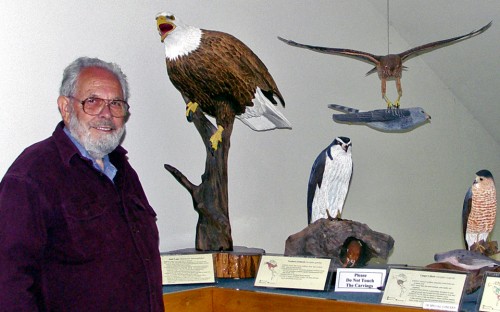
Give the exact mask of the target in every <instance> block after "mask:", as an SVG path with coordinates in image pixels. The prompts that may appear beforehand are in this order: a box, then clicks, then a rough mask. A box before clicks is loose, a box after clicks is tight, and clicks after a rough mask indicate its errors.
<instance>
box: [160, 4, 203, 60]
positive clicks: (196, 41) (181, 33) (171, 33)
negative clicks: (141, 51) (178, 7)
mask: <svg viewBox="0 0 500 312" xmlns="http://www.w3.org/2000/svg"><path fill="white" fill-rule="evenodd" d="M156 27H157V28H158V33H159V34H160V36H161V41H162V42H163V44H165V56H166V57H167V59H169V60H175V59H176V58H178V57H180V56H183V55H187V54H189V53H190V52H191V51H194V50H196V49H197V48H198V47H199V45H200V41H201V29H199V28H196V27H194V26H189V25H186V24H184V23H182V22H181V21H179V20H178V19H176V18H175V16H174V14H172V13H169V12H161V13H158V14H157V15H156Z"/></svg>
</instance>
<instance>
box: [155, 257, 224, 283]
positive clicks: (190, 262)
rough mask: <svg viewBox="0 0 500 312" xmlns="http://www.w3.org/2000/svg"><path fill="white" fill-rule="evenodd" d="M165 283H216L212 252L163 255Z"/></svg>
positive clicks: (162, 264) (162, 267) (162, 265)
mask: <svg viewBox="0 0 500 312" xmlns="http://www.w3.org/2000/svg"><path fill="white" fill-rule="evenodd" d="M161 270H162V280H163V285H176V284H203V283H215V272H214V260H213V256H212V254H188V255H161Z"/></svg>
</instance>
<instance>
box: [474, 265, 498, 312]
mask: <svg viewBox="0 0 500 312" xmlns="http://www.w3.org/2000/svg"><path fill="white" fill-rule="evenodd" d="M481 290H482V291H481V296H480V297H479V300H478V302H479V306H478V310H479V311H487V312H490V311H497V312H498V311H500V273H498V272H485V273H484V283H483V287H482V288H481Z"/></svg>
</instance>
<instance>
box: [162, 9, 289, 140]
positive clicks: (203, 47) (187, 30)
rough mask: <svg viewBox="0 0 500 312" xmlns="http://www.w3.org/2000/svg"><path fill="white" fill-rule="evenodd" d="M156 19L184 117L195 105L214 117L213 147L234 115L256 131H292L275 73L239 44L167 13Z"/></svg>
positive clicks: (193, 109)
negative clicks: (179, 95) (280, 129)
mask: <svg viewBox="0 0 500 312" xmlns="http://www.w3.org/2000/svg"><path fill="white" fill-rule="evenodd" d="M156 23H157V29H158V32H159V34H160V36H161V41H162V42H163V43H164V45H165V56H166V63H167V72H168V76H169V78H170V81H171V82H172V84H173V85H174V86H175V87H176V88H177V90H179V92H180V93H181V95H182V97H183V98H184V101H185V102H186V116H187V118H188V120H190V117H191V115H192V113H193V112H194V111H196V109H198V108H201V110H202V111H203V113H205V114H208V115H210V116H213V117H215V120H216V123H217V131H216V132H215V133H214V134H213V135H212V137H211V138H210V142H211V146H212V148H213V149H214V150H216V149H217V147H218V144H219V142H221V141H222V131H223V130H224V128H226V127H227V126H228V125H229V124H232V123H233V122H234V119H235V118H238V119H240V120H241V121H242V122H243V123H244V124H246V125H247V126H248V127H250V128H251V129H252V130H255V131H265V130H272V129H279V128H286V129H291V124H290V122H289V121H288V120H287V119H286V118H285V116H284V115H283V114H282V113H281V112H280V111H279V110H278V109H277V104H278V102H279V103H280V104H281V105H283V107H284V106H285V101H284V99H283V96H282V95H281V93H280V91H279V90H278V87H277V85H276V83H275V82H274V79H273V77H272V76H271V74H269V72H268V70H267V68H266V66H265V65H264V63H262V61H261V60H260V59H259V58H258V57H257V55H255V54H254V53H253V52H252V50H250V48H248V47H247V46H246V45H245V44H244V43H243V42H241V41H240V40H238V39H237V38H235V37H233V36H231V35H229V34H227V33H223V32H218V31H211V30H204V29H199V28H196V27H193V26H188V25H185V24H183V23H182V22H180V21H179V20H178V19H176V18H175V17H174V15H173V14H171V13H159V14H158V15H157V16H156Z"/></svg>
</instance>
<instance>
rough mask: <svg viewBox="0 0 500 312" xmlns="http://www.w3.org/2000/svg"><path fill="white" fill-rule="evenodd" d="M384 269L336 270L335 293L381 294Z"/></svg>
mask: <svg viewBox="0 0 500 312" xmlns="http://www.w3.org/2000/svg"><path fill="white" fill-rule="evenodd" d="M385 274H386V270H385V269H348V268H338V269H337V275H336V279H335V291H338V292H344V291H346V292H347V291H349V292H373V293H379V292H382V291H381V290H379V289H378V287H381V286H383V285H384V281H385Z"/></svg>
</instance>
